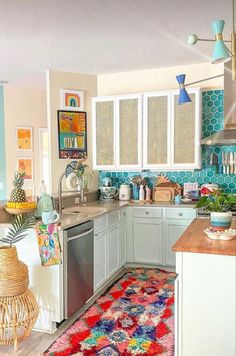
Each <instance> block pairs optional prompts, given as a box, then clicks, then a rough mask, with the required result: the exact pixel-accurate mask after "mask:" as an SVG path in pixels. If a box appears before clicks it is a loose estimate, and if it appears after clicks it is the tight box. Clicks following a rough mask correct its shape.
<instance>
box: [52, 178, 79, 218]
mask: <svg viewBox="0 0 236 356" xmlns="http://www.w3.org/2000/svg"><path fill="white" fill-rule="evenodd" d="M64 176H65V172H63V173H62V175H61V176H60V178H59V181H58V213H59V214H61V213H62V193H63V190H62V180H63V177H64ZM77 178H78V180H79V187H80V189H79V190H78V191H79V192H80V201H81V202H82V203H84V202H86V198H85V196H84V182H83V178H82V177H81V176H77ZM68 192H71V193H72V192H73V193H75V192H76V191H75V190H65V191H64V193H68Z"/></svg>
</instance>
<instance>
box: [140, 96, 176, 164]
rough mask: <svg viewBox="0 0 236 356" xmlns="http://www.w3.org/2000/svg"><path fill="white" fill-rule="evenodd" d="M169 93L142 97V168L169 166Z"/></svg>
mask: <svg viewBox="0 0 236 356" xmlns="http://www.w3.org/2000/svg"><path fill="white" fill-rule="evenodd" d="M170 103H171V95H170V93H166V92H163V93H162V92H160V93H146V94H144V95H143V166H144V168H149V169H152V168H155V169H156V168H157V169H158V168H160V169H161V168H168V167H169V166H170V150H169V146H170V117H171V116H170Z"/></svg>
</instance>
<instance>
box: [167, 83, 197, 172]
mask: <svg viewBox="0 0 236 356" xmlns="http://www.w3.org/2000/svg"><path fill="white" fill-rule="evenodd" d="M199 94H200V93H199V90H197V89H191V90H189V95H190V97H191V100H192V102H191V103H188V104H187V105H178V93H173V94H172V105H171V106H172V117H171V126H172V129H171V135H172V137H171V141H172V147H171V166H172V167H173V168H175V169H199V168H201V146H200V137H201V116H200V104H201V102H200V95H199Z"/></svg>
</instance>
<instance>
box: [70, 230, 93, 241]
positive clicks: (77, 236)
mask: <svg viewBox="0 0 236 356" xmlns="http://www.w3.org/2000/svg"><path fill="white" fill-rule="evenodd" d="M93 231H94V227H92V229H90V230H87V231H85V232H83V233H82V234H79V235H75V236H71V237H68V241H72V240H75V239H79V238H81V237H83V236H85V235H88V234H90V233H91V232H93Z"/></svg>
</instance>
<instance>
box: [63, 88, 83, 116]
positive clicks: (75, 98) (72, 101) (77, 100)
mask: <svg viewBox="0 0 236 356" xmlns="http://www.w3.org/2000/svg"><path fill="white" fill-rule="evenodd" d="M61 108H62V109H64V110H73V111H83V109H84V92H83V91H79V90H72V89H61Z"/></svg>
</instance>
